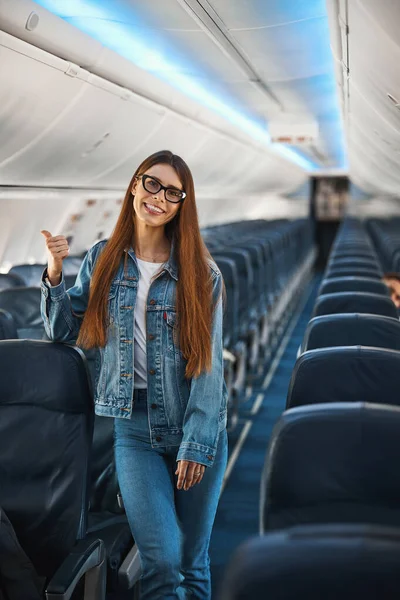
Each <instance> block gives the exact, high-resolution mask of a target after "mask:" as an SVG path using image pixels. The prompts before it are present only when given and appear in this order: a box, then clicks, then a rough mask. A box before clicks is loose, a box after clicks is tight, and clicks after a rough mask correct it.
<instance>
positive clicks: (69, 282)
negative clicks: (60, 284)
mask: <svg viewBox="0 0 400 600" xmlns="http://www.w3.org/2000/svg"><path fill="white" fill-rule="evenodd" d="M63 277H64V281H65V289H66V290H69V289H70V288H72V287H74V285H75V281H76V275H65V274H64V273H63Z"/></svg>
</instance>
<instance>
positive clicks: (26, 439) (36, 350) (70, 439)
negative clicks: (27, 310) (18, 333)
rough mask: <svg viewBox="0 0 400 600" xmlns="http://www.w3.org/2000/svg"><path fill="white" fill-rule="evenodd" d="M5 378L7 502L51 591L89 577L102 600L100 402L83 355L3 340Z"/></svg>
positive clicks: (1, 462) (1, 435) (88, 593)
mask: <svg viewBox="0 0 400 600" xmlns="http://www.w3.org/2000/svg"><path fill="white" fill-rule="evenodd" d="M0 375H1V376H0V413H1V418H0V480H1V486H0V506H1V507H2V508H3V509H4V510H5V512H6V514H7V515H8V518H9V520H10V522H11V523H12V526H13V528H14V530H15V533H16V535H17V538H18V540H19V543H20V544H21V546H22V548H23V550H24V551H25V552H26V554H27V555H28V557H29V559H30V560H31V562H32V564H33V565H34V567H35V570H36V572H37V574H38V576H39V577H40V578H41V580H42V581H43V582H44V588H45V592H44V593H47V594H48V596H50V595H51V594H65V596H63V597H70V595H71V594H72V591H73V590H74V589H75V588H76V586H77V582H78V580H80V579H81V578H82V577H85V578H86V584H87V585H86V589H85V596H84V597H85V598H88V599H89V598H90V599H91V600H92V599H96V600H102V599H104V598H105V585H106V555H105V550H104V544H103V542H102V541H101V540H99V539H98V538H96V539H92V540H90V541H89V540H88V539H87V537H86V525H87V509H88V470H89V450H90V445H91V440H92V433H93V400H92V396H91V393H90V389H89V386H88V378H87V372H86V368H85V365H84V361H83V360H82V354H81V352H80V351H79V350H78V349H75V348H72V347H70V346H66V345H63V344H57V345H54V344H49V343H47V342H42V341H38V340H5V341H1V342H0ZM16 440H18V443H16ZM48 596H46V597H48ZM51 597H55V596H51Z"/></svg>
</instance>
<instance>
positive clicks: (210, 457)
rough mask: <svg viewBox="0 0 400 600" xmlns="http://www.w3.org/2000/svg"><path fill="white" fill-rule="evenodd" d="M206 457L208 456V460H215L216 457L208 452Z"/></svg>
mask: <svg viewBox="0 0 400 600" xmlns="http://www.w3.org/2000/svg"><path fill="white" fill-rule="evenodd" d="M206 458H208V460H214V457H213V456H211V454H207V456H206Z"/></svg>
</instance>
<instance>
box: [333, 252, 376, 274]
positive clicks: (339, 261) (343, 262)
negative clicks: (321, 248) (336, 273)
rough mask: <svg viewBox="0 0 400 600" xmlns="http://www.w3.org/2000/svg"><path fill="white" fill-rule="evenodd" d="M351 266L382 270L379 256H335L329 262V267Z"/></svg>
mask: <svg viewBox="0 0 400 600" xmlns="http://www.w3.org/2000/svg"><path fill="white" fill-rule="evenodd" d="M342 267H343V268H346V269H348V268H351V267H356V268H358V267H360V268H361V269H372V270H373V271H376V270H378V271H379V270H380V268H381V267H380V265H379V261H378V260H377V258H372V257H371V258H366V257H365V258H360V257H353V256H351V257H350V256H341V257H333V258H331V259H330V260H329V262H328V268H337V269H340V268H342Z"/></svg>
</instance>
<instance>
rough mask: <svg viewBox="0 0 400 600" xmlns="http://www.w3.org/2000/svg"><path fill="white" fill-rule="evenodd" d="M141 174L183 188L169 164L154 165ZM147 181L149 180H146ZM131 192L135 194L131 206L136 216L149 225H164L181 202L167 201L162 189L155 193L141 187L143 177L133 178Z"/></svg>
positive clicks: (167, 185)
mask: <svg viewBox="0 0 400 600" xmlns="http://www.w3.org/2000/svg"><path fill="white" fill-rule="evenodd" d="M141 175H149V176H151V177H152V178H154V179H155V180H156V181H158V182H159V183H161V184H162V185H164V186H165V187H172V188H176V189H179V190H182V189H183V187H182V184H181V182H180V180H179V177H178V175H177V173H176V171H175V169H173V168H172V167H171V166H170V165H165V164H158V165H154V166H153V167H150V169H147V171H145V172H144V173H141ZM147 182H149V180H147ZM150 184H151V182H150ZM147 185H148V183H147ZM132 194H133V195H134V196H135V197H134V200H133V208H134V211H135V213H136V218H138V219H140V221H142V222H143V223H145V224H146V225H150V226H151V227H161V226H164V225H166V223H168V222H169V221H172V219H173V218H174V217H175V215H176V214H177V212H178V211H179V207H180V204H181V203H180V202H179V203H177V204H173V203H172V202H168V200H166V199H165V195H164V190H163V189H161V190H160V191H159V192H157V193H152V192H148V191H147V190H145V188H144V187H143V179H137V180H135V182H134V184H133V187H132ZM157 209H158V210H157ZM161 211H162V212H161Z"/></svg>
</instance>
